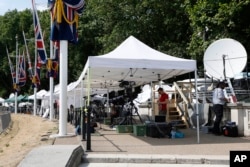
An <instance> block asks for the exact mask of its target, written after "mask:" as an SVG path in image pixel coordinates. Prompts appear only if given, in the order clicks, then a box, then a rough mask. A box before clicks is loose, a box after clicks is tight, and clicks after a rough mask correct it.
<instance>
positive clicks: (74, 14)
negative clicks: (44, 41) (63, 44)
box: [48, 0, 85, 43]
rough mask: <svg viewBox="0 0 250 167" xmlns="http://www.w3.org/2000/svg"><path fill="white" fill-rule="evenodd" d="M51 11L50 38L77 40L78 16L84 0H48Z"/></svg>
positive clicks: (55, 39)
mask: <svg viewBox="0 0 250 167" xmlns="http://www.w3.org/2000/svg"><path fill="white" fill-rule="evenodd" d="M48 5H49V6H50V7H51V11H52V22H53V24H52V29H51V40H52V41H58V40H67V41H69V42H71V43H77V42H78V34H77V25H78V16H79V15H80V14H82V12H83V9H84V5H85V2H84V0H57V1H54V0H48Z"/></svg>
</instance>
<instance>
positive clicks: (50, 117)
mask: <svg viewBox="0 0 250 167" xmlns="http://www.w3.org/2000/svg"><path fill="white" fill-rule="evenodd" d="M50 17H51V19H50V28H51V27H52V23H53V22H52V15H50ZM51 29H52V28H51ZM53 51H54V49H53V41H52V40H50V59H51V60H52V58H53V53H54V52H53ZM49 90H50V103H49V106H50V114H49V119H50V121H52V120H53V116H54V113H55V112H54V105H53V104H54V103H53V102H54V99H53V92H54V78H53V76H51V75H50V77H49Z"/></svg>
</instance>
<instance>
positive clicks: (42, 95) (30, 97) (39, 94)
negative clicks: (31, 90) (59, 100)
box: [28, 89, 48, 100]
mask: <svg viewBox="0 0 250 167" xmlns="http://www.w3.org/2000/svg"><path fill="white" fill-rule="evenodd" d="M47 93H48V92H47V91H46V90H44V89H42V90H40V91H39V92H37V93H36V98H37V99H43V98H44V96H45V95H46V94H47ZM34 98H35V95H34V94H33V95H30V96H29V97H28V99H32V100H34Z"/></svg>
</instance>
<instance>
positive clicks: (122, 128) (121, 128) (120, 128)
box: [116, 125, 133, 133]
mask: <svg viewBox="0 0 250 167" xmlns="http://www.w3.org/2000/svg"><path fill="white" fill-rule="evenodd" d="M116 132H117V133H132V132H133V126H132V125H117V126H116Z"/></svg>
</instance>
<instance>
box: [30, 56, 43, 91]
mask: <svg viewBox="0 0 250 167" xmlns="http://www.w3.org/2000/svg"><path fill="white" fill-rule="evenodd" d="M41 67H42V60H41V58H40V56H37V63H36V73H35V75H34V77H33V81H32V83H33V87H36V88H38V87H39V86H40V72H41Z"/></svg>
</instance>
